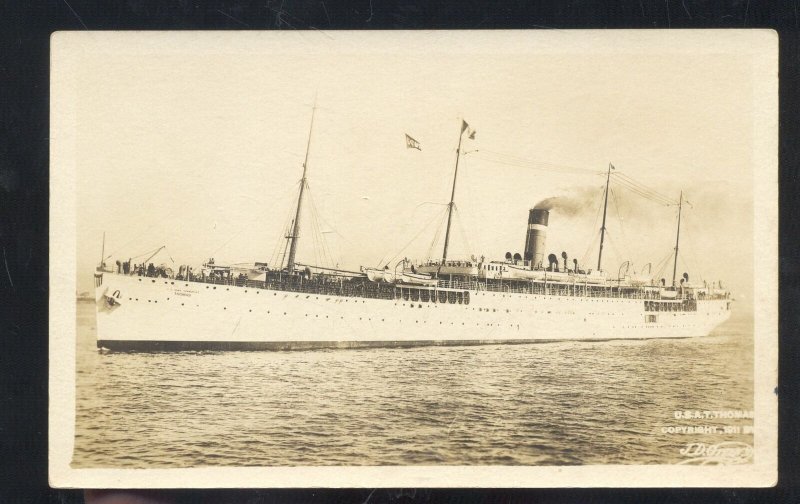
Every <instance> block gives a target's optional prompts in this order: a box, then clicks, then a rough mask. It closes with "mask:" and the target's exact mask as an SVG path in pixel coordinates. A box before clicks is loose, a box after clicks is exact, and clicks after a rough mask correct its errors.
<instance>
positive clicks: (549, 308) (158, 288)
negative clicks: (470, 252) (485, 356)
mask: <svg viewBox="0 0 800 504" xmlns="http://www.w3.org/2000/svg"><path fill="white" fill-rule="evenodd" d="M95 299H96V305H97V335H98V339H97V345H98V347H102V348H107V349H110V350H118V351H189V350H223V351H225V350H302V349H311V348H360V347H410V346H426V345H479V344H497V343H532V342H538V341H552V340H611V339H650V338H686V337H696V336H706V335H708V334H709V333H710V332H711V330H712V329H713V328H714V327H716V326H717V325H719V324H720V323H722V322H723V321H725V320H726V319H727V318H728V317H729V315H730V309H729V301H727V300H724V299H722V300H698V301H697V310H696V311H686V312H683V311H675V312H662V313H659V314H656V315H655V317H653V316H652V315H654V314H652V313H649V312H646V311H645V306H644V301H643V300H641V299H628V298H601V297H581V296H557V295H542V294H539V295H536V294H523V293H501V292H487V291H470V296H469V299H470V302H469V304H449V303H431V302H420V301H416V302H415V301H408V300H403V299H372V298H362V297H355V296H336V295H326V294H313V293H307V292H288V291H280V290H271V289H262V288H248V287H237V286H233V285H211V284H205V283H198V282H185V281H178V280H173V279H165V278H149V277H139V276H127V275H118V274H111V273H105V274H104V275H103V279H102V281H101V282H100V285H99V286H98V287H97V288H96V298H95Z"/></svg>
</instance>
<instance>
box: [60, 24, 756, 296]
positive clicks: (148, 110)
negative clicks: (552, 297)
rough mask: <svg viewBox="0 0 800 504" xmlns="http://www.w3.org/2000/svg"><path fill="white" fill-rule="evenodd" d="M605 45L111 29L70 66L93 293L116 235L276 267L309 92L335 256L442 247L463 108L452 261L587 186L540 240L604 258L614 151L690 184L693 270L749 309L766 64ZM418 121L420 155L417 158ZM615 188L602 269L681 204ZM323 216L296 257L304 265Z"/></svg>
mask: <svg viewBox="0 0 800 504" xmlns="http://www.w3.org/2000/svg"><path fill="white" fill-rule="evenodd" d="M610 35H611V34H603V35H596V34H595V35H594V36H598V37H600V38H601V40H599V41H598V42H597V44H593V43H591V42H590V41H586V40H584V41H583V42H581V44H582V45H581V44H578V47H577V48H576V46H575V45H574V43H575V41H574V40H573V39H574V37H572V36H571V35H566V36H565V35H559V34H557V33H553V32H551V34H550V35H546V34H542V33H539V34H536V35H532V34H516V35H514V34H511V35H510V37H512V38H509V34H503V35H502V37H504V40H505V39H509V40H505V42H504V43H502V44H497V45H492V44H490V43H488V42H487V40H486V36H487V35H485V34H484V35H481V36H476V35H475V34H474V33H462V34H458V35H453V34H449V35H434V34H427V35H421V34H417V35H416V36H415V35H414V34H395V35H392V34H375V35H370V36H368V38H369V39H370V42H369V43H368V44H367V45H364V44H362V43H361V42H359V41H358V40H357V38H358V37H362V38H363V37H364V35H363V34H362V35H352V34H346V33H335V32H334V33H320V32H303V33H282V34H271V35H268V36H267V35H263V34H262V35H248V36H245V35H242V36H241V37H240V40H239V42H241V43H222V42H219V41H218V39H214V38H213V37H218V35H215V36H212V35H205V36H203V35H198V34H183V35H176V34H171V35H170V36H164V35H163V34H162V35H152V36H150V38H148V37H147V35H146V34H144V35H136V36H131V37H130V38H129V40H128V41H127V42H122V43H120V42H116V45H115V44H111V46H112V47H110V48H106V47H105V45H106V42H107V41H105V40H104V39H103V37H102V36H99V37H98V38H97V39H95V40H94V41H92V42H91V44H88V46H90V49H91V50H86V51H85V54H84V56H83V57H82V58H81V60H80V65H79V66H78V70H77V71H78V72H79V74H78V75H77V76H76V78H77V82H78V92H77V96H76V100H77V117H76V123H75V134H76V145H75V153H76V160H75V161H76V170H77V181H76V183H77V197H78V200H77V201H78V211H77V225H78V231H77V232H78V236H77V238H78V271H77V275H78V289H79V290H89V289H91V286H92V276H91V271H92V268H93V267H94V266H95V265H96V263H97V262H98V260H99V257H100V247H101V239H102V233H103V231H105V232H106V253H107V254H109V253H110V254H114V257H112V259H111V260H110V262H113V261H114V260H115V259H121V260H124V259H127V258H128V257H132V256H137V255H140V254H142V253H144V252H147V251H148V250H152V249H155V248H157V247H159V246H161V245H166V246H167V251H168V254H163V253H162V254H161V255H159V256H157V257H156V258H155V259H154V261H155V262H167V263H171V258H172V259H174V260H175V264H176V265H177V264H184V263H192V264H199V263H200V262H202V261H204V260H205V259H207V258H208V257H212V256H213V257H215V258H216V260H217V262H247V261H249V262H252V261H254V260H259V261H270V260H271V259H273V258H274V254H273V253H274V251H275V250H276V247H282V245H283V243H284V240H283V238H282V236H283V234H282V233H283V232H284V228H285V226H286V224H287V222H288V221H287V218H288V216H289V215H290V213H291V212H292V211H293V206H294V203H295V199H296V195H297V188H298V181H299V179H300V175H301V171H302V162H303V155H304V153H305V148H306V142H307V139H308V131H309V121H310V117H311V106H312V104H313V102H314V97H315V95H316V96H317V104H318V107H319V108H318V110H317V112H316V119H315V123H314V131H313V135H312V138H311V150H310V155H309V168H308V169H309V185H310V187H311V191H310V194H311V197H312V198H313V203H314V205H315V207H316V210H317V211H318V214H319V215H320V216H321V218H322V219H323V221H322V222H321V224H320V227H321V229H322V230H323V231H325V233H324V236H325V237H326V241H327V243H328V245H329V247H330V249H331V251H332V255H333V256H334V258H335V260H336V261H338V262H339V265H340V266H342V267H348V268H357V267H358V266H359V265H362V264H363V265H369V266H376V265H378V264H379V262H380V261H381V260H382V259H384V260H385V259H388V258H391V257H393V256H397V257H398V258H401V257H403V256H408V257H412V258H416V259H424V258H426V256H427V254H428V251H429V250H433V252H432V255H433V256H434V257H437V256H440V255H441V243H442V239H441V237H442V236H443V231H442V232H441V236H440V237H439V242H438V244H437V245H436V246H435V247H433V248H431V243H432V241H433V240H434V237H435V235H436V230H437V226H439V225H440V224H441V223H442V220H441V218H440V217H441V215H442V212H443V211H444V207H443V206H442V204H444V203H446V202H447V201H448V200H449V196H450V185H451V183H452V175H453V167H454V160H455V148H456V143H457V140H458V134H459V128H460V124H461V118H462V117H463V118H464V119H466V120H467V121H468V122H469V124H470V125H471V126H472V127H474V128H475V129H476V130H477V134H476V138H475V140H467V139H465V140H464V150H465V151H473V150H476V149H477V152H471V153H468V154H467V155H466V156H464V157H463V158H462V160H461V164H460V167H459V180H458V186H457V189H456V203H457V206H458V209H459V211H458V219H457V220H456V223H455V224H454V226H453V235H452V239H451V250H452V252H451V254H450V256H451V257H454V258H456V257H459V256H461V257H463V256H465V255H468V254H470V253H472V254H475V255H478V256H479V255H485V256H487V257H490V258H496V259H501V258H502V256H503V255H504V254H505V252H506V251H511V252H522V248H523V242H524V238H525V228H526V222H527V213H528V209H529V208H530V207H531V206H533V205H534V204H535V203H536V202H537V201H539V200H542V199H544V198H547V197H551V196H557V195H569V194H573V193H574V194H589V195H590V196H592V197H593V198H594V199H593V200H592V201H591V204H590V205H589V209H588V210H587V211H586V212H579V213H578V214H576V215H559V214H558V212H557V211H554V212H553V213H552V214H551V216H550V229H549V232H548V238H547V249H548V252H550V251H552V252H554V253H556V254H558V255H560V253H561V251H562V250H564V251H567V252H568V254H569V256H570V258H573V257H575V258H577V259H579V261H580V262H581V263H582V264H585V265H586V266H588V267H594V266H596V261H597V242H598V239H597V236H598V229H599V227H600V223H599V220H598V215H599V213H598V210H599V205H600V204H601V196H602V186H603V184H604V182H605V178H604V175H602V174H596V173H595V174H593V173H591V172H592V171H594V172H604V171H605V170H606V167H607V166H608V163H609V162H611V163H613V164H614V165H615V167H616V168H617V170H618V171H619V172H622V173H624V174H626V175H628V176H630V177H632V178H634V179H636V180H637V181H639V182H641V183H643V184H646V185H647V186H650V187H652V188H654V189H656V190H658V191H659V192H661V193H663V194H665V195H667V196H669V197H671V198H675V199H677V197H678V194H679V192H680V191H681V190H683V191H684V194H685V196H686V198H687V199H688V200H689V201H690V202H691V206H690V207H688V208H686V210H685V212H684V214H683V222H682V241H681V257H682V261H681V262H680V263H679V274H680V273H681V272H683V271H687V272H688V273H689V275H690V276H691V277H692V279H699V278H703V279H707V280H709V281H712V280H717V279H722V280H723V281H724V282H727V284H728V285H729V286H730V287H732V288H733V289H734V291H735V293H736V295H737V296H738V297H739V298H740V299H743V300H744V299H748V298H749V297H750V296H751V294H750V292H751V290H752V275H753V246H752V240H753V238H752V237H753V190H752V185H753V177H754V174H755V172H754V170H755V167H754V159H753V122H754V105H753V103H754V102H753V79H754V75H753V71H752V56H749V55H747V54H735V53H734V51H725V50H724V48H716V49H709V48H707V47H705V48H704V47H698V49H703V50H698V51H695V52H691V51H687V50H686V47H683V46H680V45H679V44H678V45H677V46H675V47H673V45H672V44H670V43H668V41H666V40H665V41H664V42H663V43H660V44H653V43H652V41H650V42H647V43H638V42H637V41H636V40H635V39H634V40H633V41H632V40H631V39H630V38H626V40H624V41H620V43H619V44H614V43H613V38H612V37H611V36H610ZM229 36H230V35H229ZM513 36H516V37H517V38H518V40H517V41H516V42H515V41H514V39H513ZM204 37H205V38H204ZM378 37H379V38H378ZM543 37H550V38H549V39H547V38H543ZM560 37H566V38H567V39H569V40H568V41H567V42H569V44H568V43H563V42H560V41H559V40H560ZM622 42H624V43H622ZM570 44H572V45H570ZM119 47H122V48H123V49H124V48H128V49H130V50H120V49H119ZM404 133H408V134H410V135H411V136H413V137H414V138H416V139H417V140H418V141H419V142H420V143H421V146H422V150H421V151H417V150H414V149H407V148H406V146H405V139H404ZM498 160H500V161H509V160H510V161H511V162H506V163H500V162H498ZM542 167H546V168H549V169H548V170H542V169H539V168H542ZM568 167H575V168H581V169H583V170H586V171H575V170H570V169H568ZM612 190H613V193H612V198H611V201H610V203H609V210H608V235H607V238H608V241H607V242H606V243H607V247H606V248H605V251H604V261H603V262H604V267H605V269H607V270H609V271H611V272H614V273H613V274H614V275H615V274H616V271H617V269H618V267H619V265H620V264H621V263H622V262H623V261H625V260H631V261H633V264H634V268H636V269H639V268H641V267H643V266H644V265H645V264H646V263H653V264H654V265H655V264H656V263H658V262H659V261H661V260H662V259H664V258H665V257H666V256H668V255H669V254H670V252H671V249H672V247H674V241H675V226H676V215H677V211H676V208H673V207H665V206H661V205H658V204H656V203H653V202H650V201H647V200H644V199H642V198H641V197H640V196H638V195H636V194H634V193H632V192H630V191H628V190H627V189H625V188H624V187H622V186H619V185H616V186H615V185H613V184H612ZM307 201H308V202H309V203H310V202H311V200H307ZM423 203H425V204H423ZM310 208H311V205H308V206H306V209H305V213H304V220H303V221H302V224H303V230H302V235H301V240H300V245H299V250H298V261H300V262H308V263H312V262H315V261H316V259H315V252H314V246H313V245H314V239H313V238H312V233H311V228H312V224H311V223H310V217H311V215H312V212H311V210H310ZM462 230H463V232H462ZM415 236H416V239H414V238H415ZM464 237H466V239H464ZM406 245H408V246H407V247H406ZM404 247H405V248H404ZM398 254H399V255H398ZM570 261H571V259H570ZM392 265H394V262H393V263H392ZM671 269H672V268H671V263H670V264H669V265H668V267H667V268H666V269H665V270H664V274H663V275H662V276H666V277H667V278H669V277H670V276H671Z"/></svg>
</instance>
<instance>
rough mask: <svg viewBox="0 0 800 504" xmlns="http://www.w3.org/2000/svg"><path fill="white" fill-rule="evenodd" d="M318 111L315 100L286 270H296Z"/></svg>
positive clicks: (288, 238)
mask: <svg viewBox="0 0 800 504" xmlns="http://www.w3.org/2000/svg"><path fill="white" fill-rule="evenodd" d="M316 111H317V100H316V98H315V99H314V107H313V108H312V109H311V126H310V127H309V128H308V143H307V144H306V157H305V160H304V161H303V178H302V179H301V180H300V195H299V196H298V197H297V211H296V212H295V214H294V223H293V225H292V232H291V234H289V235H288V236H287V237H286V239H287V240H290V244H289V258H288V260H287V261H286V270H287V271H288V272H290V273H291V272H292V271H293V270H294V256H295V253H296V252H297V238H298V237H299V236H300V209H301V208H302V207H303V192H304V190H305V188H306V172H307V171H308V151H309V150H310V149H311V132H312V131H313V130H314V114H315V113H316Z"/></svg>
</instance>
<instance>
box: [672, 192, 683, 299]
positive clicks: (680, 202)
mask: <svg viewBox="0 0 800 504" xmlns="http://www.w3.org/2000/svg"><path fill="white" fill-rule="evenodd" d="M682 207H683V191H681V197H680V199H679V200H678V232H677V235H676V236H675V262H673V263H672V286H673V287H675V273H677V271H678V244H679V243H680V241H681V208H682Z"/></svg>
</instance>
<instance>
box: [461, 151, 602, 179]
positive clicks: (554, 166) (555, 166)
mask: <svg viewBox="0 0 800 504" xmlns="http://www.w3.org/2000/svg"><path fill="white" fill-rule="evenodd" d="M483 153H488V154H490V155H494V156H496V157H499V158H500V159H499V160H497V161H498V162H509V163H517V164H524V165H544V166H548V167H550V170H559V171H571V172H574V173H586V174H598V175H602V174H604V173H605V172H604V171H600V170H592V169H589V168H579V167H577V166H570V165H565V164H559V163H553V162H549V161H542V160H538V159H525V158H522V157H519V156H515V155H513V154H505V153H502V152H497V151H492V150H489V149H481V150H479V151H478V155H477V156H476V157H480V158H483V159H486V160H487V161H492V160H493V159H490V158H491V156H484V155H482V154H483Z"/></svg>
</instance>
